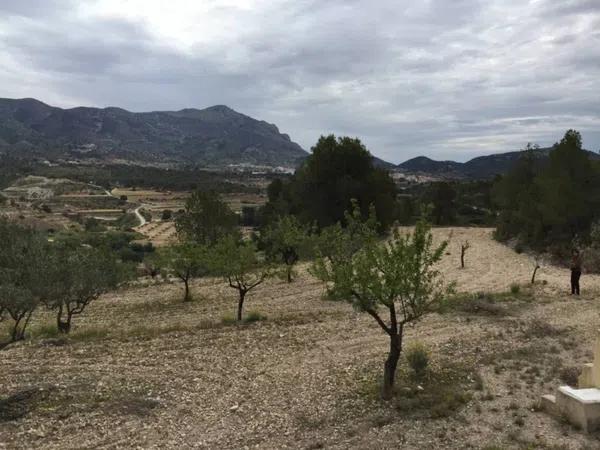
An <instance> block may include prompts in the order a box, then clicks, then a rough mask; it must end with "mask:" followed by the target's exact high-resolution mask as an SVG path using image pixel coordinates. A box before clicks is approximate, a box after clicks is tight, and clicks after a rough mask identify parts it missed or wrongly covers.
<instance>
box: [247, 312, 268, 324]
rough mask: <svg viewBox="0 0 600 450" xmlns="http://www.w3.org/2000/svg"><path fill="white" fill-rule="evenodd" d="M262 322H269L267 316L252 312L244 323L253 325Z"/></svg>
mask: <svg viewBox="0 0 600 450" xmlns="http://www.w3.org/2000/svg"><path fill="white" fill-rule="evenodd" d="M261 320H267V316H265V315H263V314H261V313H259V312H257V311H250V312H249V313H248V314H246V318H245V319H244V322H246V323H252V322H260V321H261Z"/></svg>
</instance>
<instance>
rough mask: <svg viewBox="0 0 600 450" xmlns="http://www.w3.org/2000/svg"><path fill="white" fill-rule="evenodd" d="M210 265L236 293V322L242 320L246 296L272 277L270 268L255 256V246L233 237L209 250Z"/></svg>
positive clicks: (223, 240)
mask: <svg viewBox="0 0 600 450" xmlns="http://www.w3.org/2000/svg"><path fill="white" fill-rule="evenodd" d="M211 265H212V270H213V272H214V273H215V274H217V275H220V276H222V277H223V278H224V279H225V281H226V282H227V283H229V287H231V288H232V289H236V290H237V291H238V306H237V320H238V322H239V321H241V320H242V313H243V308H244V301H245V299H246V295H247V294H248V292H250V291H251V290H252V289H254V288H255V287H257V286H259V285H260V284H262V283H263V282H264V281H265V280H266V279H267V278H269V277H271V276H272V275H273V271H272V268H271V267H270V266H268V265H266V264H265V262H264V261H263V260H261V258H259V256H258V254H257V248H256V244H255V243H254V242H251V241H240V240H238V239H236V238H235V237H233V236H228V237H225V238H223V239H221V240H220V241H219V242H217V244H216V245H215V246H214V247H213V248H212V249H211Z"/></svg>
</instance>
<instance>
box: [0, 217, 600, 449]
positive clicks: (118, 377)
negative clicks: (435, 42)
mask: <svg viewBox="0 0 600 450" xmlns="http://www.w3.org/2000/svg"><path fill="white" fill-rule="evenodd" d="M449 232H450V229H436V230H435V234H436V236H437V237H438V238H444V237H447V236H448V234H449ZM466 238H468V239H469V241H470V243H471V249H470V250H469V251H468V252H467V257H466V263H467V267H466V268H465V269H464V270H461V269H459V268H458V267H459V249H458V245H459V242H461V241H462V240H464V239H466ZM448 252H449V254H447V255H446V256H445V259H444V261H443V262H442V263H441V265H440V269H441V270H442V271H443V272H444V274H445V277H446V278H447V279H448V280H455V281H456V282H457V289H458V290H459V291H461V292H470V293H473V294H470V295H463V296H461V297H460V298H457V299H456V300H455V302H456V303H455V305H454V306H452V305H451V306H450V307H449V308H448V311H447V312H446V313H444V314H434V315H431V316H429V317H428V318H426V319H425V320H424V321H423V322H421V323H419V324H417V325H416V326H415V327H414V328H411V329H410V330H409V331H408V336H407V344H410V342H411V341H414V340H420V341H422V342H423V343H425V344H426V345H427V346H428V347H429V348H430V349H431V354H432V355H431V356H432V363H431V369H430V372H429V374H428V376H427V378H426V379H425V380H422V381H418V382H417V381H415V380H413V379H412V378H411V377H410V375H409V374H408V372H407V369H406V367H404V366H405V364H404V366H403V367H402V369H401V373H400V374H399V375H400V376H399V380H398V392H399V398H398V399H397V400H395V401H393V402H390V403H389V404H385V403H382V402H380V401H379V400H378V399H377V382H378V376H379V375H380V372H381V369H382V365H383V361H384V358H385V355H386V351H387V342H386V337H385V336H384V335H383V333H382V332H381V331H380V329H379V328H378V326H377V325H376V324H375V322H374V321H373V319H372V318H370V317H369V316H367V315H366V314H359V313H356V312H354V311H353V310H352V308H351V307H350V306H349V305H347V304H341V303H334V302H330V301H326V300H323V299H322V293H323V288H322V286H321V284H320V283H318V282H316V281H315V280H314V279H312V278H311V277H310V276H309V275H308V274H307V273H306V271H305V270H301V274H300V277H299V279H298V280H296V281H295V282H294V283H292V284H290V285H288V284H286V283H284V282H282V281H279V280H271V281H270V282H268V283H267V284H265V285H264V286H261V287H259V288H258V289H257V290H256V291H253V292H252V293H251V294H250V296H249V298H248V299H247V306H246V308H247V309H246V311H247V312H249V311H258V312H260V313H262V314H264V315H266V316H267V319H266V320H262V321H258V322H254V323H250V324H247V325H243V326H236V325H231V324H228V323H227V322H225V323H224V322H223V321H222V318H223V316H225V315H232V314H233V312H234V308H235V293H234V291H233V290H232V289H229V288H228V287H226V285H225V284H223V283H221V282H219V281H218V280H202V281H201V282H199V283H196V284H194V295H195V297H196V300H195V301H194V302H192V303H189V304H182V303H181V302H180V301H181V300H180V299H181V295H182V292H181V286H180V285H179V284H177V283H164V284H160V285H148V286H140V287H136V288H129V289H127V290H123V291H121V292H115V293H112V294H110V295H107V296H105V297H103V298H101V299H100V300H99V301H98V302H96V303H95V304H92V305H91V307H90V308H89V310H87V311H86V313H85V314H84V315H83V316H82V317H77V318H76V319H75V327H76V328H75V330H74V332H73V333H74V334H73V336H72V337H71V338H70V339H69V340H61V339H57V338H55V337H44V336H45V335H46V334H47V333H48V331H47V328H48V327H47V325H46V320H50V318H49V317H43V316H42V315H38V318H37V319H36V323H35V324H34V325H33V328H32V331H33V333H34V337H33V338H32V339H31V340H29V341H27V342H25V343H20V344H17V345H15V346H13V347H9V348H8V349H6V350H5V351H3V352H1V353H0V362H1V364H2V371H0V398H3V399H4V400H1V401H0V448H90V447H101V448H131V447H143V448H190V447H192V448H219V449H221V448H231V449H238V448H269V449H280V448H306V449H316V448H334V449H346V448H364V449H373V448H375V449H387V448H404V449H423V448H430V449H438V448H439V449H441V448H452V449H463V448H487V449H504V448H515V449H522V448H547V449H563V448H564V449H567V448H569V449H580V448H590V449H592V448H598V447H599V445H598V436H586V435H584V434H582V433H581V432H579V431H577V430H575V429H573V428H572V427H570V426H569V425H566V424H565V423H563V422H561V421H557V420H556V419H554V418H552V417H549V416H547V415H545V414H544V413H542V412H539V411H538V410H537V407H538V405H537V400H538V399H539V397H540V395H541V394H543V393H551V392H553V391H554V390H555V389H556V388H557V387H558V386H559V385H560V384H564V381H561V379H563V380H570V379H571V378H572V377H573V373H574V371H573V368H574V367H579V366H580V365H581V364H582V363H584V362H588V361H589V359H590V356H591V355H590V349H591V344H592V339H593V338H594V337H595V335H596V333H597V331H596V329H597V327H598V313H599V312H600V303H598V301H597V300H596V298H597V296H598V294H599V293H600V278H598V277H592V276H587V275H585V274H584V276H583V277H582V290H583V291H582V292H583V295H582V296H581V298H573V297H571V296H569V295H567V287H568V281H569V276H568V272H567V271H566V270H564V269H559V268H553V267H542V269H541V270H540V271H539V273H538V280H540V282H539V283H538V284H537V285H536V286H535V287H533V288H530V287H526V286H525V284H526V283H527V281H528V280H529V278H530V276H531V271H532V269H533V263H532V262H531V260H530V259H529V258H528V257H527V256H525V255H517V254H516V253H514V252H512V251H511V250H510V249H508V248H506V247H504V246H502V245H500V244H498V243H496V242H494V241H492V240H491V230H489V229H460V228H455V229H454V230H453V232H452V242H451V244H450V246H449V248H448ZM514 283H521V284H522V285H523V287H521V289H520V292H518V293H517V292H516V289H515V288H513V290H514V291H515V292H514V293H513V294H505V293H503V294H495V295H493V294H491V293H501V292H505V291H507V290H508V289H509V288H510V286H511V285H513V284H514ZM474 293H479V294H474ZM456 305H460V306H456ZM32 388H34V389H32ZM40 389H42V390H40ZM17 393H22V395H20V396H16V397H14V398H12V400H10V401H7V400H6V398H7V397H8V396H10V395H14V394H17ZM18 416H22V417H21V418H18V419H16V417H18Z"/></svg>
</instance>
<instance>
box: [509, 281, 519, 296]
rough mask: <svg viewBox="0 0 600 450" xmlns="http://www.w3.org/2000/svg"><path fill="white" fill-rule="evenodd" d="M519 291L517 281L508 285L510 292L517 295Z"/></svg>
mask: <svg viewBox="0 0 600 450" xmlns="http://www.w3.org/2000/svg"><path fill="white" fill-rule="evenodd" d="M519 292H521V286H519V285H518V284H517V283H513V284H511V285H510V293H511V294H514V295H517V294H518V293H519Z"/></svg>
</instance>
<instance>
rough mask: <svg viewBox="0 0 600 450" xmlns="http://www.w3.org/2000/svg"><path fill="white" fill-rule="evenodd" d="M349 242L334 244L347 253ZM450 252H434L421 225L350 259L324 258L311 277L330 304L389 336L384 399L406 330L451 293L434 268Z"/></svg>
mask: <svg viewBox="0 0 600 450" xmlns="http://www.w3.org/2000/svg"><path fill="white" fill-rule="evenodd" d="M353 217H354V218H356V217H357V215H356V214H353ZM353 220H354V219H353ZM344 241H346V244H345V243H344ZM348 242H349V240H348V237H347V235H346V236H344V235H343V234H342V235H340V236H339V238H338V241H337V242H334V243H332V244H334V245H337V246H338V247H339V248H344V247H345V246H346V245H347V243H348ZM446 246H447V242H442V243H441V244H440V245H438V246H434V245H433V236H432V234H431V231H430V228H429V226H428V225H427V224H426V223H425V222H423V221H420V222H419V223H418V224H417V225H416V227H415V229H414V231H413V232H412V233H406V234H402V233H401V232H399V231H398V230H395V231H394V232H393V234H392V236H391V238H390V239H389V240H387V241H385V242H378V241H377V240H376V239H364V240H363V247H362V248H361V249H359V250H357V251H356V252H355V253H354V254H353V255H352V256H351V257H348V258H346V259H344V258H326V257H321V258H318V259H317V261H316V262H315V264H314V266H313V268H312V273H313V274H314V275H316V276H317V278H319V279H321V280H322V281H324V282H325V283H327V285H328V292H329V295H330V297H331V298H333V299H339V300H344V301H347V302H349V303H351V304H352V306H354V308H356V309H357V310H358V311H362V312H365V313H367V314H369V315H370V316H371V317H373V319H374V320H375V321H376V322H377V324H378V325H379V326H380V327H381V329H382V330H383V331H384V332H385V333H386V334H387V335H388V336H389V338H390V350H389V354H388V358H387V360H386V362H385V365H384V377H383V385H382V389H381V395H382V398H384V399H390V398H391V397H392V394H393V388H394V380H395V374H396V368H397V366H398V360H399V358H400V355H401V352H402V346H403V339H404V330H405V328H406V325H407V324H409V323H411V322H416V321H418V320H419V319H421V318H422V317H423V316H424V315H426V314H427V313H429V312H431V311H434V310H436V309H437V308H438V306H439V305H440V303H441V301H442V300H443V298H444V297H445V295H446V294H447V293H448V291H449V288H445V287H444V285H443V283H442V281H441V280H440V278H439V273H438V271H437V270H435V269H434V268H433V266H434V264H435V263H436V262H438V261H439V260H440V259H441V257H442V255H443V253H444V250H445V248H446ZM382 310H383V312H385V313H386V314H385V315H384V314H382ZM386 315H387V317H388V318H386Z"/></svg>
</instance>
